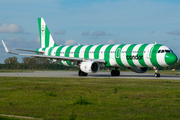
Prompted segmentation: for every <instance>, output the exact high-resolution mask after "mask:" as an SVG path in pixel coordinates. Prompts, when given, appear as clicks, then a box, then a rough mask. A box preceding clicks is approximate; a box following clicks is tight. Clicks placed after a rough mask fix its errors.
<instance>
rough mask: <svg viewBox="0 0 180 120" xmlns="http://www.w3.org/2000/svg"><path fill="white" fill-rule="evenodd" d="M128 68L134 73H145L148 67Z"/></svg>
mask: <svg viewBox="0 0 180 120" xmlns="http://www.w3.org/2000/svg"><path fill="white" fill-rule="evenodd" d="M129 69H130V70H132V71H133V72H136V73H145V72H147V70H148V67H129Z"/></svg>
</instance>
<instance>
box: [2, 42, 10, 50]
mask: <svg viewBox="0 0 180 120" xmlns="http://www.w3.org/2000/svg"><path fill="white" fill-rule="evenodd" d="M2 43H3V46H4V49H5V50H6V52H8V53H10V51H9V50H8V48H7V47H6V45H5V43H4V41H3V40H2Z"/></svg>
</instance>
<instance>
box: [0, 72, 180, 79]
mask: <svg viewBox="0 0 180 120" xmlns="http://www.w3.org/2000/svg"><path fill="white" fill-rule="evenodd" d="M0 76H7V77H79V76H78V72H77V71H34V72H13V73H0ZM107 77H108V78H131V79H168V80H180V76H178V75H165V74H161V77H160V78H155V77H154V74H153V73H142V74H138V73H134V72H121V75H120V76H116V77H112V76H111V75H110V72H98V73H96V74H89V75H88V76H87V77H83V78H107Z"/></svg>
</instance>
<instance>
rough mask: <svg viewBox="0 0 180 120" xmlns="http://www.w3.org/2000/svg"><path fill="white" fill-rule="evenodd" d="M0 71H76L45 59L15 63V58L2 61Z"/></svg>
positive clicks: (24, 58) (30, 59)
mask: <svg viewBox="0 0 180 120" xmlns="http://www.w3.org/2000/svg"><path fill="white" fill-rule="evenodd" d="M0 69H24V70H66V69H76V68H75V67H67V66H64V65H60V64H55V63H53V62H51V61H50V60H48V59H45V58H35V57H23V58H22V62H21V63H19V62H18V61H17V57H15V56H14V57H9V58H7V59H5V60H4V64H0Z"/></svg>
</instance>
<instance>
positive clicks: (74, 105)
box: [0, 77, 180, 120]
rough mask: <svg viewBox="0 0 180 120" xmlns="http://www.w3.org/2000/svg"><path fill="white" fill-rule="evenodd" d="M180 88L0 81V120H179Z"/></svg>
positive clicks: (132, 82) (148, 83) (172, 83)
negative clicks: (21, 119) (28, 119)
mask: <svg viewBox="0 0 180 120" xmlns="http://www.w3.org/2000/svg"><path fill="white" fill-rule="evenodd" d="M179 86H180V81H179V80H138V79H111V78H101V79H99V78H98V79H97V78H30V77H0V114H6V115H17V116H29V117H33V118H43V119H45V120H52V119H56V120H57V119H61V120H75V119H76V120H81V119H85V120H91V119H100V120H101V119H102V120H104V119H112V120H119V119H122V120H124V119H162V120H169V119H180V114H179V113H180V87H179ZM1 118H3V119H5V120H10V118H7V117H1V116H0V119H1ZM12 120H16V119H15V118H13V119H12Z"/></svg>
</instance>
